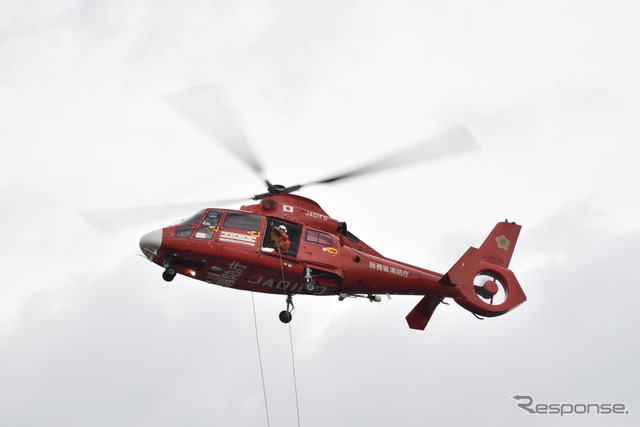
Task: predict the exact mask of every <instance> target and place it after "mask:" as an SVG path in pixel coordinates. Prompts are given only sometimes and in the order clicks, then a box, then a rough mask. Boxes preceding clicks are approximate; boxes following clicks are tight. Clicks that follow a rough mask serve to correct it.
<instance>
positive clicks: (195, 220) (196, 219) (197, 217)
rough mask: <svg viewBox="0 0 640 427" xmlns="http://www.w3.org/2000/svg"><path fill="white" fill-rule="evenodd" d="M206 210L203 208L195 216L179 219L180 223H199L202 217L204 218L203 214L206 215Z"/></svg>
mask: <svg viewBox="0 0 640 427" xmlns="http://www.w3.org/2000/svg"><path fill="white" fill-rule="evenodd" d="M204 211H205V210H204V209H203V210H201V211H200V212H198V213H196V214H195V215H193V216H190V217H188V218H186V219H183V220H180V221H178V224H198V223H199V222H200V218H202V215H204Z"/></svg>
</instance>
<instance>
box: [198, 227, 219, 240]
mask: <svg viewBox="0 0 640 427" xmlns="http://www.w3.org/2000/svg"><path fill="white" fill-rule="evenodd" d="M214 234H215V232H214V231H213V229H212V228H210V227H200V228H198V231H196V234H195V235H194V236H193V237H195V238H196V239H207V240H211V239H213V235H214Z"/></svg>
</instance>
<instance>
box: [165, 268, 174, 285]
mask: <svg viewBox="0 0 640 427" xmlns="http://www.w3.org/2000/svg"><path fill="white" fill-rule="evenodd" d="M174 277H176V270H175V269H173V268H171V267H167V269H166V270H164V271H163V272H162V278H163V279H164V280H165V281H167V282H170V281H172V280H173V278H174Z"/></svg>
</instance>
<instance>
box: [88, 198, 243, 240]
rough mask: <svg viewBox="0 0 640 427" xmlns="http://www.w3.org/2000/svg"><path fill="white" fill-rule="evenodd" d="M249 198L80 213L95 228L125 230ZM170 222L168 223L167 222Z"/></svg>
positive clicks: (106, 230)
mask: <svg viewBox="0 0 640 427" xmlns="http://www.w3.org/2000/svg"><path fill="white" fill-rule="evenodd" d="M246 200H248V198H243V199H228V200H217V201H208V202H199V203H182V204H171V205H169V204H167V205H158V206H141V207H133V208H123V209H106V210H95V211H85V212H81V213H80V214H81V215H82V217H83V218H84V219H85V220H86V221H87V222H88V223H89V224H91V225H92V226H93V227H94V228H96V229H97V230H99V231H102V232H112V231H119V230H125V229H127V228H132V227H136V226H139V225H142V224H146V223H152V222H154V221H155V222H159V221H174V222H175V221H176V220H180V219H182V218H186V217H188V216H189V215H192V214H194V213H196V212H197V211H199V210H202V209H205V208H210V207H218V206H226V205H231V204H236V203H240V202H244V201H246ZM167 224H168V223H167Z"/></svg>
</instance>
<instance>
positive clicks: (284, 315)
mask: <svg viewBox="0 0 640 427" xmlns="http://www.w3.org/2000/svg"><path fill="white" fill-rule="evenodd" d="M278 317H280V321H281V322H282V323H289V322H291V319H293V315H292V314H291V312H290V311H287V310H282V311H281V312H280V315H279V316H278Z"/></svg>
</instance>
